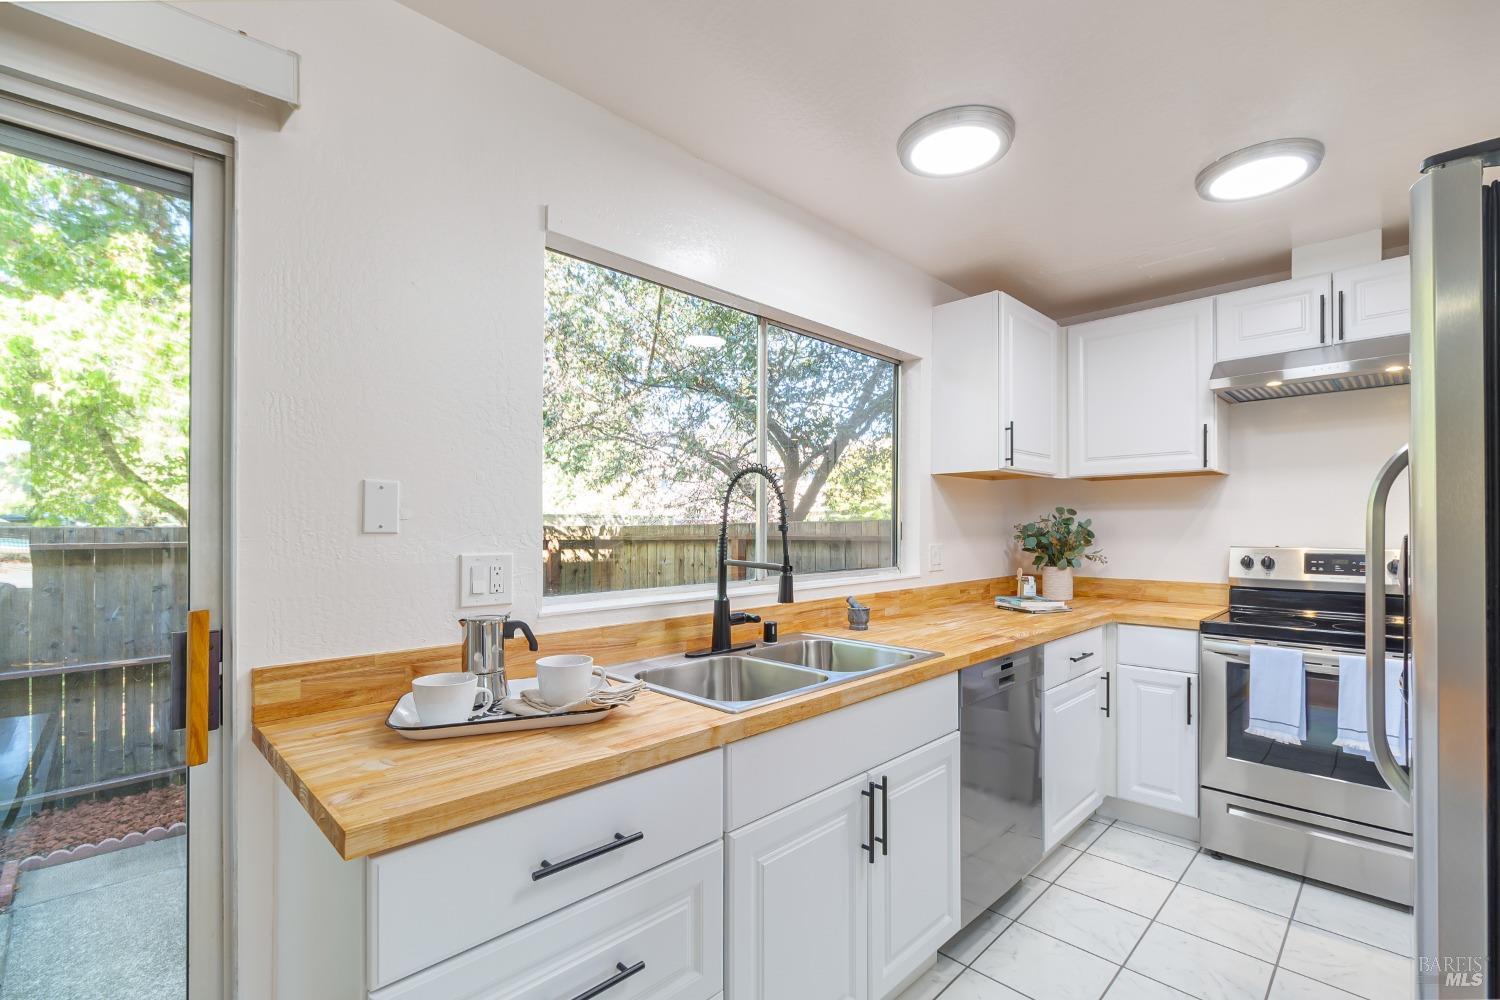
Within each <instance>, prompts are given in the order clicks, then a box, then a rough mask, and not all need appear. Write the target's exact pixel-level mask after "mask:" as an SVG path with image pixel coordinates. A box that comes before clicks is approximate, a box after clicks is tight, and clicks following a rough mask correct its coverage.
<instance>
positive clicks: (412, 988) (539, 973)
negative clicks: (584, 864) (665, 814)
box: [370, 843, 724, 1000]
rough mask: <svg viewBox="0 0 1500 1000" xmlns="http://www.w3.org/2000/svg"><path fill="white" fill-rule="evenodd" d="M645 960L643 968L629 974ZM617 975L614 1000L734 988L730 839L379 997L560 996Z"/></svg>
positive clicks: (487, 999)
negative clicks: (727, 937) (729, 968)
mask: <svg viewBox="0 0 1500 1000" xmlns="http://www.w3.org/2000/svg"><path fill="white" fill-rule="evenodd" d="M481 892H482V888H481ZM638 966H639V967H640V968H639V971H638V972H635V973H633V974H630V975H625V973H627V972H629V970H631V969H632V968H636V967H638ZM622 967H623V968H622ZM616 977H619V978H618V979H617V982H616V985H614V986H612V987H610V988H609V989H608V990H607V991H606V992H605V993H604V994H603V995H604V996H606V997H607V998H608V1000H632V998H641V997H651V998H661V1000H710V998H712V997H716V996H718V995H719V991H720V990H722V989H723V988H724V848H723V846H722V845H721V844H719V843H714V844H711V845H709V846H708V847H705V848H703V849H702V850H699V851H696V852H694V853H693V854H690V855H688V856H687V857H685V858H679V859H678V860H676V861H673V862H670V863H669V864H665V865H663V866H661V867H660V868H657V869H655V870H654V871H651V872H648V873H646V874H645V875H640V876H637V877H636V878H633V879H631V880H630V881H628V882H626V883H624V884H623V885H618V886H615V887H614V888H613V889H610V890H608V891H606V892H601V893H599V894H598V895H597V896H592V897H590V898H589V899H586V900H584V901H583V902H580V903H575V904H573V905H572V906H570V907H568V908H567V909H565V910H562V911H561V912H559V913H554V914H553V915H552V916H550V917H544V918H542V919H541V920H538V921H536V922H535V923H532V924H528V925H527V926H525V927H522V928H521V929H520V930H517V931H512V932H511V933H509V934H507V935H505V936H504V937H501V938H498V939H497V940H494V941H491V942H489V943H488V944H484V945H480V946H479V947H477V948H474V949H472V950H470V951H467V952H465V953H464V954H462V955H459V956H457V957H456V958H451V959H449V960H448V961H446V962H444V963H443V964H441V965H439V966H437V967H436V968H432V969H428V970H427V971H426V972H421V973H418V974H417V975H415V976H412V977H410V978H409V979H403V980H402V981H401V982H399V983H395V984H393V985H391V986H387V987H386V988H385V989H381V990H376V991H375V992H374V993H371V994H370V1000H451V998H452V997H468V998H471V1000H481V998H483V1000H501V998H504V1000H558V998H568V997H576V996H579V995H580V994H583V993H586V992H587V991H588V990H590V989H591V988H593V987H596V986H599V985H602V984H603V983H605V982H608V981H609V980H610V979H612V978H616Z"/></svg>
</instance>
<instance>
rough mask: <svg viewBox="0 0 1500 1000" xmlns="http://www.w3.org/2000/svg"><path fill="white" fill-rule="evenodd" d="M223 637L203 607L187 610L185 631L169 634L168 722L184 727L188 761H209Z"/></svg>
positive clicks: (219, 700)
mask: <svg viewBox="0 0 1500 1000" xmlns="http://www.w3.org/2000/svg"><path fill="white" fill-rule="evenodd" d="M223 640H224V636H223V634H222V633H221V632H220V631H219V630H218V629H211V628H209V617H208V612H207V611H206V610H198V611H189V612H188V620H187V631H185V632H173V633H172V635H171V666H172V673H171V719H170V722H171V725H172V728H173V729H185V730H186V731H187V733H186V736H185V738H184V744H185V750H186V755H187V765H188V766H189V767H197V766H198V765H199V764H203V763H206V762H207V761H208V734H209V733H211V732H213V731H214V730H215V729H218V728H219V723H220V717H221V715H222V714H223V692H222V690H221V685H220V677H221V675H222V672H223V669H222V668H223Z"/></svg>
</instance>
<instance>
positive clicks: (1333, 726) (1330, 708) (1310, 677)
mask: <svg viewBox="0 0 1500 1000" xmlns="http://www.w3.org/2000/svg"><path fill="white" fill-rule="evenodd" d="M1302 676H1303V683H1305V684H1306V685H1307V739H1306V740H1304V741H1303V742H1302V743H1277V742H1276V741H1275V740H1271V739H1267V738H1266V737H1264V736H1255V735H1252V734H1250V733H1247V732H1245V727H1246V726H1247V725H1248V724H1249V721H1250V665H1249V664H1248V663H1246V662H1245V661H1243V660H1234V659H1230V660H1228V661H1227V662H1226V663H1225V670H1224V697H1225V701H1226V704H1225V711H1226V714H1227V719H1226V722H1227V725H1226V727H1225V729H1226V734H1227V742H1228V748H1227V749H1228V753H1229V756H1230V757H1233V758H1235V759H1237V760H1243V761H1249V762H1250V763H1252V764H1265V765H1267V766H1269V767H1279V768H1282V769H1284V770H1288V771H1299V772H1301V773H1303V774H1316V775H1321V776H1322V777H1325V778H1334V779H1336V780H1339V781H1349V782H1354V783H1356V784H1361V785H1370V786H1371V787H1373V788H1385V787H1386V784H1385V781H1384V780H1383V779H1382V778H1381V777H1380V771H1379V770H1378V769H1377V768H1376V767H1375V765H1374V763H1373V762H1371V761H1369V760H1366V759H1365V758H1364V756H1363V755H1361V754H1358V753H1351V752H1350V751H1348V750H1344V749H1343V748H1341V747H1336V746H1334V745H1333V741H1334V740H1335V739H1336V738H1337V737H1338V719H1339V678H1338V674H1337V673H1336V672H1330V673H1323V672H1321V671H1320V670H1318V669H1316V668H1307V669H1305V670H1304V672H1303V675H1302Z"/></svg>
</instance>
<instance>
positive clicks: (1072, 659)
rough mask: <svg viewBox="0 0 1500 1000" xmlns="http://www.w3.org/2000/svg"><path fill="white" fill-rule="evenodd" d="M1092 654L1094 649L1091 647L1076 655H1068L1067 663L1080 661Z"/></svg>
mask: <svg viewBox="0 0 1500 1000" xmlns="http://www.w3.org/2000/svg"><path fill="white" fill-rule="evenodd" d="M1093 655H1094V651H1093V650H1092V649H1091V650H1089V651H1088V652H1087V653H1079V654H1078V655H1077V656H1070V657H1068V662H1069V663H1082V662H1083V661H1084V660H1087V659H1088V658H1089V657H1090V656H1093Z"/></svg>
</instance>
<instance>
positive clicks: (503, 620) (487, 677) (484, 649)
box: [458, 615, 537, 705]
mask: <svg viewBox="0 0 1500 1000" xmlns="http://www.w3.org/2000/svg"><path fill="white" fill-rule="evenodd" d="M458 624H459V627H460V628H462V629H463V630H464V669H465V670H467V671H468V672H469V673H471V674H473V675H474V676H475V677H477V678H478V679H479V686H480V687H482V688H486V689H487V690H488V691H489V692H490V694H492V695H494V697H495V701H494V703H495V704H496V705H498V704H500V700H501V699H502V698H505V697H507V696H508V695H509V694H510V691H509V690H508V688H507V685H506V683H505V640H506V639H509V638H511V637H512V636H513V635H515V634H516V633H517V632H520V633H521V634H522V635H524V636H526V641H527V643H529V644H530V646H531V649H532V651H533V652H535V651H536V648H537V645H536V636H535V635H534V634H532V631H531V626H530V625H527V624H526V623H525V622H523V621H519V620H518V621H511V619H510V615H474V616H473V617H471V618H460V619H459V620H458Z"/></svg>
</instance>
